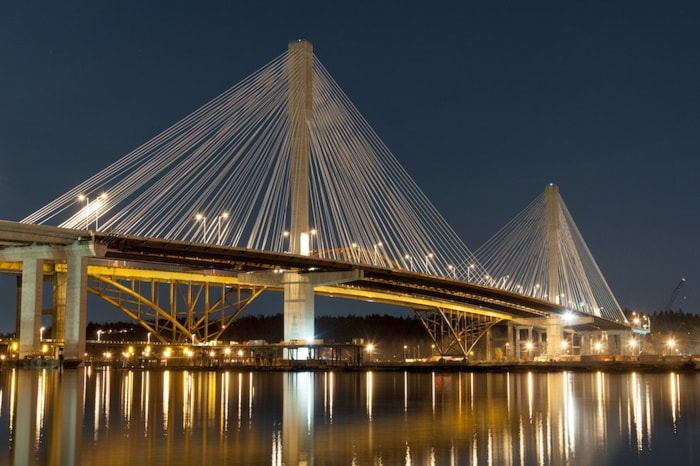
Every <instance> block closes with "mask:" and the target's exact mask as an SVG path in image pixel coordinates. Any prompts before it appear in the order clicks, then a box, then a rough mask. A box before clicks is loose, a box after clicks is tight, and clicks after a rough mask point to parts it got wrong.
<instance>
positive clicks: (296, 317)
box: [282, 272, 314, 359]
mask: <svg viewBox="0 0 700 466" xmlns="http://www.w3.org/2000/svg"><path fill="white" fill-rule="evenodd" d="M282 284H283V286H284V340H285V341H290V340H307V339H310V338H314V288H313V285H312V284H311V280H310V277H309V275H308V274H300V273H297V272H287V273H284V274H283V277H282ZM306 356H307V355H306V354H303V355H302V354H299V357H300V358H304V359H305V358H306Z"/></svg>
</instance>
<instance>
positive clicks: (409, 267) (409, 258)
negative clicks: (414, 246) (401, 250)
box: [403, 254, 413, 272]
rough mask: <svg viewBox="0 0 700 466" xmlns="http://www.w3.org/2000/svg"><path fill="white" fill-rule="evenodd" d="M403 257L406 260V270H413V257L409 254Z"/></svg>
mask: <svg viewBox="0 0 700 466" xmlns="http://www.w3.org/2000/svg"><path fill="white" fill-rule="evenodd" d="M403 258H404V259H406V260H407V261H408V270H409V271H410V272H413V257H411V255H410V254H406V255H405V256H403Z"/></svg>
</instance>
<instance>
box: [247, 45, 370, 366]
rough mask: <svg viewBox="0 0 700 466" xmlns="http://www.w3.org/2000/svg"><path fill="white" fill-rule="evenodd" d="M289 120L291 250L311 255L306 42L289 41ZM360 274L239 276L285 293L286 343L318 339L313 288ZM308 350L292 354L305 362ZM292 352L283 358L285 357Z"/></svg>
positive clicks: (310, 84)
mask: <svg viewBox="0 0 700 466" xmlns="http://www.w3.org/2000/svg"><path fill="white" fill-rule="evenodd" d="M287 74H288V86H289V88H288V94H287V116H288V118H289V123H290V125H289V126H290V129H291V134H290V138H291V154H290V170H289V172H290V180H289V186H290V198H291V200H290V223H291V225H290V231H289V252H290V253H291V254H298V255H302V256H309V255H310V254H311V234H312V228H311V226H310V225H309V198H310V194H309V193H310V172H311V153H310V145H309V140H310V129H311V120H312V118H313V105H312V104H313V77H312V75H313V46H312V45H311V42H309V41H306V40H297V41H292V42H290V43H289V48H288V59H287ZM361 278H362V271H360V270H351V271H347V272H312V271H309V270H285V271H284V272H283V273H275V272H256V273H246V274H241V275H239V277H238V279H239V281H240V282H241V283H242V284H249V285H260V286H276V287H280V286H281V288H282V289H283V291H284V340H285V341H286V342H290V341H298V342H308V341H309V340H313V339H315V328H314V318H315V309H314V297H315V292H314V288H315V287H317V286H321V285H333V284H336V283H342V282H348V281H353V280H359V279H361ZM305 350H306V349H305V348H299V351H296V352H295V353H294V356H296V357H298V358H304V359H305V358H306V357H307V353H306V351H305ZM291 356H292V355H291V354H289V353H288V354H285V357H286V358H289V357H291Z"/></svg>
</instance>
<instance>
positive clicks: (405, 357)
mask: <svg viewBox="0 0 700 466" xmlns="http://www.w3.org/2000/svg"><path fill="white" fill-rule="evenodd" d="M407 351H408V345H403V360H404V362H405V361H406V359H408V358H407V356H406V352H407Z"/></svg>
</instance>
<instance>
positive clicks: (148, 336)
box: [146, 332, 151, 345]
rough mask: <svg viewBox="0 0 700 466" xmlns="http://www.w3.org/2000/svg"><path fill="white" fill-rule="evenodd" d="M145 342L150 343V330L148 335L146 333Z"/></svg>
mask: <svg viewBox="0 0 700 466" xmlns="http://www.w3.org/2000/svg"><path fill="white" fill-rule="evenodd" d="M146 342H147V343H148V344H149V345H150V344H151V332H148V335H146Z"/></svg>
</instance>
